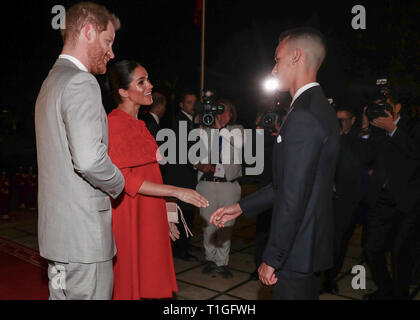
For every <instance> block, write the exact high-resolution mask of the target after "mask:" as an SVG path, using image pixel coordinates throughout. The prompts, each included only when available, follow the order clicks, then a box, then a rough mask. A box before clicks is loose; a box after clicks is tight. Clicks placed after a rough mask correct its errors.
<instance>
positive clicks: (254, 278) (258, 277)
mask: <svg viewBox="0 0 420 320" xmlns="http://www.w3.org/2000/svg"><path fill="white" fill-rule="evenodd" d="M259 279H260V276H259V275H258V270H255V271H254V272H253V273H251V275H250V276H249V280H253V281H258V280H259Z"/></svg>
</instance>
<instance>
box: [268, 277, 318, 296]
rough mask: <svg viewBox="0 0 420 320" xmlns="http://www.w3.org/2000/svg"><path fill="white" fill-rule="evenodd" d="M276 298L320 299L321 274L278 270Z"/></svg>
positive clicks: (275, 289) (275, 288) (275, 287)
mask: <svg viewBox="0 0 420 320" xmlns="http://www.w3.org/2000/svg"><path fill="white" fill-rule="evenodd" d="M276 277H277V278H278V281H277V283H276V285H275V286H274V299H275V300H318V299H319V274H318V273H299V272H294V271H289V270H280V271H278V272H276Z"/></svg>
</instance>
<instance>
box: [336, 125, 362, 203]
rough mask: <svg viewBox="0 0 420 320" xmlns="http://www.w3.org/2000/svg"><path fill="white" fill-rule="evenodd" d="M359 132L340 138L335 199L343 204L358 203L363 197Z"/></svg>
mask: <svg viewBox="0 0 420 320" xmlns="http://www.w3.org/2000/svg"><path fill="white" fill-rule="evenodd" d="M358 140H359V137H358V131H357V130H351V131H350V132H349V133H347V134H343V135H341V136H340V153H339V157H338V163H337V169H336V172H335V190H336V192H335V197H336V199H339V200H340V202H341V203H343V204H346V203H347V204H351V203H358V202H359V201H360V200H361V199H362V197H363V167H364V164H363V160H362V156H361V150H360V145H359V141H358Z"/></svg>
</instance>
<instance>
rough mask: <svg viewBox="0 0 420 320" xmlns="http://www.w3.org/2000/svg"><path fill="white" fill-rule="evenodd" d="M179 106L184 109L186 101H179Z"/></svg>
mask: <svg viewBox="0 0 420 320" xmlns="http://www.w3.org/2000/svg"><path fill="white" fill-rule="evenodd" d="M179 108H180V109H181V110H184V103H183V102H180V103H179Z"/></svg>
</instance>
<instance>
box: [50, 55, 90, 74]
mask: <svg viewBox="0 0 420 320" xmlns="http://www.w3.org/2000/svg"><path fill="white" fill-rule="evenodd" d="M58 58H61V59H67V60H70V61H71V62H73V63H74V64H75V65H76V66H77V67H78V68H79V69H80V70H82V71H85V72H89V71H88V69H87V68H86V67H85V65H84V64H83V63H81V62H80V60H79V59H77V58H75V57H73V56H70V55H68V54H60V55H59V56H58Z"/></svg>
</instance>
